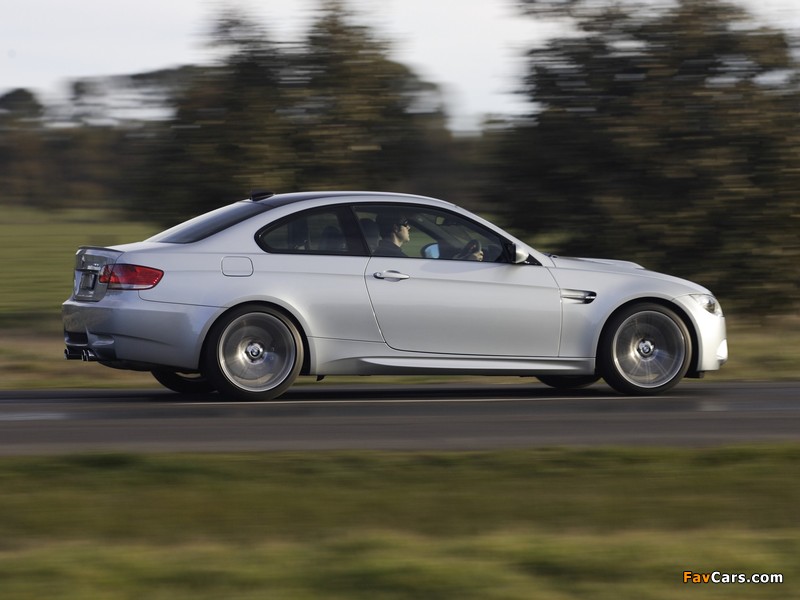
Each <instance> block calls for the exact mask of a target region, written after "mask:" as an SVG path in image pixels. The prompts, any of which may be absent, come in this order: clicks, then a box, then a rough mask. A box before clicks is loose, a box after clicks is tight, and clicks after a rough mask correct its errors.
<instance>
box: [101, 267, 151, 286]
mask: <svg viewBox="0 0 800 600" xmlns="http://www.w3.org/2000/svg"><path fill="white" fill-rule="evenodd" d="M163 276H164V271H160V270H159V269H153V268H150V267H142V266H139V265H106V266H104V267H103V270H102V271H101V273H100V277H99V278H98V281H99V282H100V283H105V284H107V285H108V289H109V290H149V289H150V288H152V287H155V286H156V284H157V283H158V282H159V281H161V278H162V277H163Z"/></svg>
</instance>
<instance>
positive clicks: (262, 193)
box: [250, 190, 275, 202]
mask: <svg viewBox="0 0 800 600" xmlns="http://www.w3.org/2000/svg"><path fill="white" fill-rule="evenodd" d="M274 195H275V192H271V191H269V190H252V191H251V192H250V200H251V201H252V202H258V201H259V200H264V199H266V198H270V197H272V196H274Z"/></svg>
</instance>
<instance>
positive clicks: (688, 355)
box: [597, 303, 692, 396]
mask: <svg viewBox="0 0 800 600" xmlns="http://www.w3.org/2000/svg"><path fill="white" fill-rule="evenodd" d="M691 359H692V338H691V336H690V335H689V330H688V329H687V328H686V324H685V323H684V322H683V320H682V319H681V318H680V317H679V316H678V315H677V314H675V312H674V311H672V310H670V309H669V308H666V307H665V306H661V305H660V304H652V303H642V304H635V305H632V306H629V307H627V308H625V309H623V310H621V311H620V312H618V313H616V314H614V315H613V316H612V317H611V319H609V321H608V323H607V324H606V326H605V328H604V329H603V334H602V336H601V338H600V345H599V348H598V356H597V361H598V367H599V371H600V373H601V374H602V375H603V379H605V380H606V382H607V383H608V385H610V386H611V387H613V388H614V389H615V390H617V391H619V392H622V393H623V394H630V395H635V396H652V395H656V394H660V393H662V392H665V391H667V390H669V389H671V388H673V387H674V386H675V385H677V384H678V382H679V381H680V380H681V379H683V377H684V375H686V372H687V371H688V370H689V363H690V361H691Z"/></svg>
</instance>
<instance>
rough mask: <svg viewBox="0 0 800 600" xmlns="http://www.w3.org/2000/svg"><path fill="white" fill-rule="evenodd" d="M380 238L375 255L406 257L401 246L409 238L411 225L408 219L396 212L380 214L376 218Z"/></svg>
mask: <svg viewBox="0 0 800 600" xmlns="http://www.w3.org/2000/svg"><path fill="white" fill-rule="evenodd" d="M377 224H378V232H379V233H380V235H381V240H380V241H379V242H378V247H377V248H376V249H375V252H374V254H375V256H399V257H406V258H407V257H408V255H407V254H406V253H405V252H403V250H402V248H401V246H402V245H403V244H405V243H406V242H407V241H409V240H410V239H411V225H410V223H409V222H408V219H407V218H406V217H405V216H403V215H401V214H396V213H388V214H384V215H381V216H380V217H378V220H377Z"/></svg>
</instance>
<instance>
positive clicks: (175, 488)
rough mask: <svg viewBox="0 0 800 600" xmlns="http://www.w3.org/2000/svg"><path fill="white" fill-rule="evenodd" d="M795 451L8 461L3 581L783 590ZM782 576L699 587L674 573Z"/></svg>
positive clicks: (536, 593)
mask: <svg viewBox="0 0 800 600" xmlns="http://www.w3.org/2000/svg"><path fill="white" fill-rule="evenodd" d="M798 459H800V448H798V447H796V446H776V447H761V448H723V449H713V450H660V449H649V450H629V449H624V450H615V449H604V450H567V449H547V450H528V451H509V452H490V453H458V454H449V453H436V454H433V453H392V454H387V453H302V454H299V453H280V454H231V455H214V456H203V455H161V456H159V455H147V456H139V455H126V454H114V455H82V456H67V457H57V458H8V459H2V460H0V540H2V541H1V542H0V588H2V589H3V590H4V591H3V597H4V598H14V599H28V598H31V599H33V598H42V597H58V598H63V599H67V600H69V599H72V598H75V599H78V598H80V599H85V598H107V599H111V600H114V599H117V598H120V599H122V598H141V597H147V598H170V599H181V598H192V599H203V598H265V597H269V598H272V597H275V598H320V597H325V598H365V599H366V598H415V599H416V598H476V599H477V598H481V599H483V598H512V599H513V598H542V599H545V600H549V599H553V600H563V599H569V598H587V597H588V598H600V599H603V598H608V599H625V598H636V599H637V600H640V599H648V598H664V599H671V598H685V597H687V594H691V595H692V596H694V595H697V597H701V598H789V597H794V596H796V595H797V593H798V592H800V586H799V585H798V581H800V566H798V564H799V563H798V562H797V556H798V554H799V553H800V529H798V528H797V525H796V516H795V515H796V507H797V505H798V501H800V483H798V482H797V481H796V480H795V479H796V478H792V477H791V476H790V474H791V473H792V472H793V471H794V470H795V469H796V465H797V461H798ZM684 571H693V572H696V573H711V572H713V571H721V572H723V573H744V574H747V575H748V576H749V575H750V574H753V573H778V574H781V575H782V576H783V578H784V581H783V583H782V584H772V585H744V584H742V585H691V584H685V583H683V572H684Z"/></svg>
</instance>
